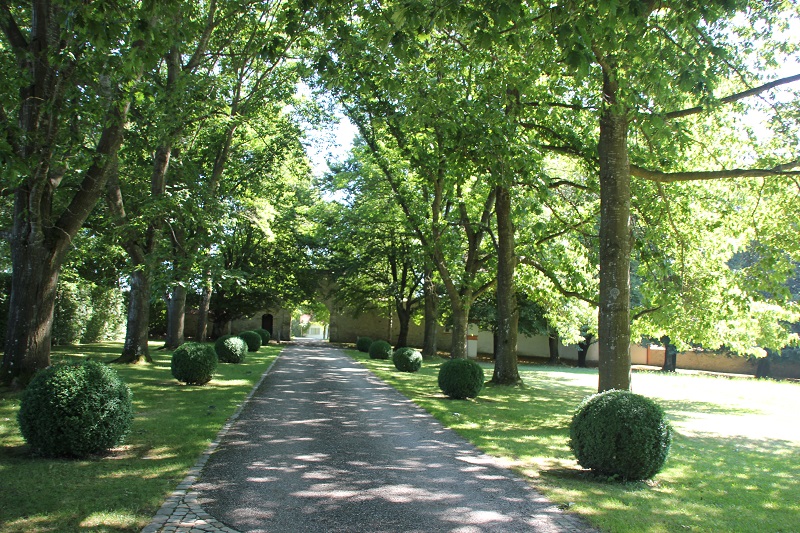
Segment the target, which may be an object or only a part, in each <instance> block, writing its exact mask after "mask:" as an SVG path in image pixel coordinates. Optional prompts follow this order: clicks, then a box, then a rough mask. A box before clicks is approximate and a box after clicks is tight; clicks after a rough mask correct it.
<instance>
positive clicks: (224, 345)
mask: <svg viewBox="0 0 800 533" xmlns="http://www.w3.org/2000/svg"><path fill="white" fill-rule="evenodd" d="M214 351H215V352H217V358H218V359H219V362H220V363H241V362H242V361H244V356H245V354H247V343H246V342H245V341H244V339H243V338H241V337H236V336H234V335H223V336H222V337H220V338H218V339H217V340H216V342H215V343H214Z"/></svg>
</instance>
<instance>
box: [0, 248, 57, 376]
mask: <svg viewBox="0 0 800 533" xmlns="http://www.w3.org/2000/svg"><path fill="white" fill-rule="evenodd" d="M11 260H12V263H13V264H14V265H15V268H14V269H13V270H12V274H11V296H10V299H9V308H8V323H7V325H6V345H5V357H3V362H2V367H0V377H1V378H2V379H0V381H2V382H3V383H8V384H12V385H14V386H19V387H25V386H26V385H27V384H28V382H29V381H30V379H31V378H32V377H33V375H34V374H35V373H36V372H37V371H39V370H41V369H43V368H46V367H48V366H50V335H51V332H52V328H53V308H54V306H55V297H56V287H57V285H58V272H59V270H60V265H61V261H57V260H56V258H54V257H52V252H51V251H49V250H48V249H47V248H46V247H45V246H43V245H41V243H40V244H39V245H33V246H31V245H29V246H24V247H12V249H11ZM18 265H25V266H24V267H23V268H19V267H18Z"/></svg>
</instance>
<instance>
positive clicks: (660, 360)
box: [330, 310, 800, 379]
mask: <svg viewBox="0 0 800 533" xmlns="http://www.w3.org/2000/svg"><path fill="white" fill-rule="evenodd" d="M398 330H399V328H398V323H397V317H393V318H392V320H391V321H390V320H389V318H388V317H386V316H385V315H384V316H381V315H380V314H379V313H378V312H377V311H375V310H373V311H372V312H370V311H362V312H361V313H358V314H356V315H353V314H348V313H341V312H340V313H331V325H330V340H331V341H332V342H345V343H355V342H356V339H357V338H358V337H359V336H366V337H372V338H373V339H383V340H388V341H389V342H390V343H392V344H393V343H394V342H395V341H396V340H397V334H398ZM423 332H424V331H423V326H422V324H415V323H413V322H412V324H411V327H410V330H409V336H408V343H409V344H410V345H411V346H416V347H421V346H422V338H423ZM477 336H478V340H477V342H478V346H477V348H478V353H480V354H491V353H493V351H494V335H493V334H492V332H491V331H484V330H481V331H477ZM451 342H452V339H451V336H450V331H449V330H446V329H445V328H444V327H443V326H440V327H439V335H438V348H439V350H441V351H445V352H446V351H449V350H450V345H451ZM517 353H518V354H519V355H521V356H528V357H538V358H549V357H550V349H549V346H548V342H547V337H545V336H543V335H541V336H536V337H526V336H523V335H520V336H519V339H518V341H517ZM559 355H560V357H561V358H562V359H564V360H567V361H577V360H578V347H577V346H574V345H573V346H563V345H560V346H559ZM586 361H587V363H588V364H589V365H590V366H596V365H597V362H598V345H597V343H596V342H595V343H594V344H592V345H591V346H590V347H589V352H588V353H587V356H586ZM631 363H632V364H634V365H649V366H657V367H661V366H663V364H664V348H662V347H660V346H649V347H648V346H641V345H638V344H632V345H631ZM755 367H756V365H755V363H754V362H753V361H751V360H748V359H747V358H745V357H727V356H725V355H719V354H715V353H710V352H702V351H689V352H684V353H680V354H678V368H683V369H689V370H707V371H710V372H723V373H730V374H743V375H751V376H752V375H753V374H754V373H755ZM772 375H773V376H774V377H776V378H794V379H798V378H800V363H795V362H780V363H773V364H772Z"/></svg>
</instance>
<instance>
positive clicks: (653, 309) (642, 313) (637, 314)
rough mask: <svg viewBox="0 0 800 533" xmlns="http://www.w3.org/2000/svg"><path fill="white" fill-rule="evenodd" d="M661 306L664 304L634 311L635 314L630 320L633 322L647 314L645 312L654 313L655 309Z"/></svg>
mask: <svg viewBox="0 0 800 533" xmlns="http://www.w3.org/2000/svg"><path fill="white" fill-rule="evenodd" d="M662 307H664V306H663V305H659V306H658V307H651V308H649V309H642V310H641V311H639V312H638V313H636V314H635V315H633V316H632V317H631V322H633V321H634V320H638V319H640V318H642V317H643V316H644V315H647V314H650V313H655V312H656V311H658V310H659V309H661V308H662Z"/></svg>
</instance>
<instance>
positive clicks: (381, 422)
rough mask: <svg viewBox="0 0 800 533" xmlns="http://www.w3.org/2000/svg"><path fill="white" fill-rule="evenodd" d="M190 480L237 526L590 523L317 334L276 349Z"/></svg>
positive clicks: (424, 527)
mask: <svg viewBox="0 0 800 533" xmlns="http://www.w3.org/2000/svg"><path fill="white" fill-rule="evenodd" d="M193 491H194V492H196V493H197V501H198V503H200V504H201V505H202V507H203V508H204V509H205V510H206V511H207V512H208V513H209V514H210V515H212V516H214V517H216V518H217V519H219V520H220V521H222V522H224V523H225V524H227V525H228V526H230V527H232V528H235V529H236V530H238V531H263V532H292V533H297V532H307V531H320V532H323V531H324V532H329V531H359V532H395V531H418V532H438V531H456V532H489V531H541V532H554V533H555V532H566V531H569V532H574V531H593V530H592V529H591V528H589V527H588V526H586V525H585V524H584V522H583V521H581V520H580V519H579V518H578V517H576V516H574V515H570V514H567V513H564V512H562V511H560V510H559V509H557V508H556V507H555V506H554V505H552V504H551V503H549V502H548V501H547V500H546V499H544V498H543V497H542V496H541V495H539V494H538V493H537V492H536V491H534V490H533V489H531V488H530V486H529V485H528V484H527V483H526V482H524V481H523V480H522V479H520V478H518V477H517V476H516V475H514V474H513V473H511V472H509V471H508V470H505V469H503V468H500V467H498V466H496V465H495V464H494V461H493V460H492V459H491V458H490V457H488V456H486V455H484V454H482V453H481V452H479V451H478V450H476V449H475V448H474V447H473V446H472V445H471V444H469V443H467V442H466V441H464V440H463V439H462V438H461V437H459V436H458V435H456V434H455V433H454V432H452V431H450V430H448V429H446V428H444V427H443V426H441V425H440V424H439V423H438V422H437V421H436V420H435V419H434V418H433V417H431V416H430V415H428V414H427V413H426V412H425V411H423V410H422V409H420V408H418V407H416V406H415V405H414V404H413V403H411V402H410V401H408V400H407V399H406V398H405V397H403V396H402V395H400V394H399V393H398V392H396V391H395V390H394V389H392V388H391V387H389V386H387V385H385V384H384V383H383V382H382V381H380V380H379V379H378V378H376V377H375V376H374V375H373V374H371V373H370V372H369V371H368V370H366V369H365V368H364V367H362V366H361V365H359V364H358V363H355V362H354V361H352V360H351V359H349V358H348V357H346V356H345V355H344V354H343V353H342V352H341V351H340V350H337V349H335V348H332V347H330V346H326V345H325V344H322V343H319V342H316V343H311V342H298V343H295V344H293V345H291V346H288V347H287V348H286V349H285V350H284V351H283V353H282V355H281V357H280V358H279V359H278V361H277V363H276V364H275V366H274V367H273V369H272V372H271V373H270V374H269V375H268V376H267V377H266V379H265V380H264V382H263V384H262V386H261V388H260V389H259V390H258V391H257V392H256V394H255V395H254V396H253V398H252V400H251V401H250V403H249V404H248V405H246V406H245V408H244V410H243V411H242V413H241V415H240V417H239V418H238V420H237V421H236V422H235V424H234V425H233V426H232V427H231V428H230V431H229V432H228V433H227V436H226V437H225V438H224V439H223V441H222V442H221V443H220V445H219V447H218V448H217V450H216V451H215V452H214V454H213V455H212V456H211V457H210V458H209V460H208V463H207V464H206V466H205V467H204V469H203V473H202V476H201V479H200V481H199V482H198V483H196V484H195V485H194V487H193Z"/></svg>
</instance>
